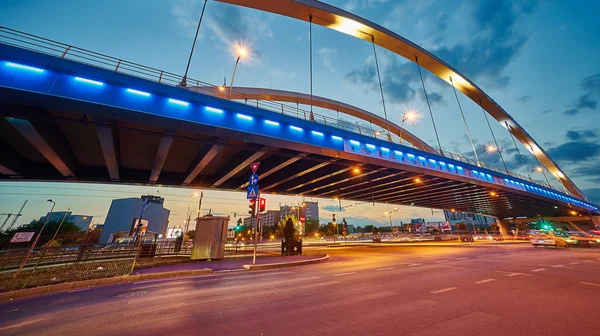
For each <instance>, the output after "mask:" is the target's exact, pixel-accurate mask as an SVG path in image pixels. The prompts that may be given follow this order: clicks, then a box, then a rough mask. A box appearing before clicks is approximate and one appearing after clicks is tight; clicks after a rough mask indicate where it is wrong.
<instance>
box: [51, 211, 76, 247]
mask: <svg viewBox="0 0 600 336" xmlns="http://www.w3.org/2000/svg"><path fill="white" fill-rule="evenodd" d="M70 211H71V208H69V209H67V212H65V215H64V216H63V218H62V220H61V221H60V224H58V228H57V229H56V232H54V236H52V240H54V239H56V235H57V234H58V231H60V227H61V226H62V224H63V222H64V221H65V218H66V217H67V214H69V212H70Z"/></svg>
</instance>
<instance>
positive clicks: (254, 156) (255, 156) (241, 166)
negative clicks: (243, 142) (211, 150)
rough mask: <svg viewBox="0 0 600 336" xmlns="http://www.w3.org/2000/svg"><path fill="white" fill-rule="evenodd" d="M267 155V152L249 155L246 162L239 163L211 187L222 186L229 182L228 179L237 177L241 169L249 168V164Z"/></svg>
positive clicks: (260, 151)
mask: <svg viewBox="0 0 600 336" xmlns="http://www.w3.org/2000/svg"><path fill="white" fill-rule="evenodd" d="M265 154H267V152H265V151H262V150H259V151H257V152H256V153H254V154H252V155H250V157H249V158H247V159H246V160H244V161H243V162H242V163H240V164H239V165H238V166H237V167H235V168H234V169H232V170H231V171H230V172H229V173H227V174H225V176H223V177H221V178H220V179H219V180H218V181H217V182H215V183H213V185H212V186H213V187H218V186H220V185H221V184H223V182H225V181H227V180H229V179H230V178H232V177H233V176H235V175H237V173H239V172H240V171H242V169H245V168H249V167H250V164H251V163H252V162H255V161H258V160H259V159H260V158H261V157H262V156H263V155H265Z"/></svg>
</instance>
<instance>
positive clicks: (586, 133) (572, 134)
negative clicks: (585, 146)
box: [567, 130, 598, 141]
mask: <svg viewBox="0 0 600 336" xmlns="http://www.w3.org/2000/svg"><path fill="white" fill-rule="evenodd" d="M597 137H598V133H597V132H596V131H595V130H583V131H573V130H571V131H567V139H569V140H573V141H578V140H583V139H588V140H589V139H590V138H597Z"/></svg>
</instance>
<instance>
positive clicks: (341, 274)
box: [333, 272, 358, 276]
mask: <svg viewBox="0 0 600 336" xmlns="http://www.w3.org/2000/svg"><path fill="white" fill-rule="evenodd" d="M356 273H358V272H348V273H338V274H334V275H333V276H344V275H352V274H356Z"/></svg>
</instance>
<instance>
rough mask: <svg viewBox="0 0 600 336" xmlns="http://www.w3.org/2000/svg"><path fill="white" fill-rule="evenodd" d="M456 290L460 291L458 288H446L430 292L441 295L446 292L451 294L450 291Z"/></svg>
mask: <svg viewBox="0 0 600 336" xmlns="http://www.w3.org/2000/svg"><path fill="white" fill-rule="evenodd" d="M455 289H458V287H448V288H444V289H439V290H436V291H433V292H429V293H431V294H440V293H444V292H449V291H453V290H455Z"/></svg>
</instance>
